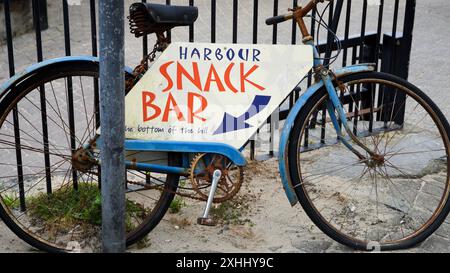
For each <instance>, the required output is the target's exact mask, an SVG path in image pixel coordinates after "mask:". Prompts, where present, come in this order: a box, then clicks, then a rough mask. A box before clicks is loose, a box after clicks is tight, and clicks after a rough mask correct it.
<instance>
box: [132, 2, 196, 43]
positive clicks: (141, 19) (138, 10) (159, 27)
mask: <svg viewBox="0 0 450 273" xmlns="http://www.w3.org/2000/svg"><path fill="white" fill-rule="evenodd" d="M197 17H198V9H197V7H194V6H169V5H160V4H151V3H134V4H132V5H131V6H130V17H129V19H130V28H131V33H134V34H135V36H136V37H139V36H142V35H145V34H149V33H154V32H156V33H158V32H159V33H160V32H164V31H167V30H169V29H171V28H174V27H177V26H187V25H190V24H192V23H194V22H195V20H197Z"/></svg>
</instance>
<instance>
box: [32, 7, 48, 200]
mask: <svg viewBox="0 0 450 273" xmlns="http://www.w3.org/2000/svg"><path fill="white" fill-rule="evenodd" d="M32 9H33V21H34V27H35V34H36V55H37V61H38V62H41V61H42V60H43V54H42V37H41V19H40V15H39V14H40V8H39V1H38V0H33V1H32ZM39 93H40V104H41V121H42V140H43V144H44V163H45V181H46V186H47V193H51V192H52V184H51V183H52V179H51V172H50V171H51V170H50V155H49V144H48V124H47V103H46V99H45V86H43V85H41V86H40V87H39Z"/></svg>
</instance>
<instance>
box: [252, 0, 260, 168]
mask: <svg viewBox="0 0 450 273" xmlns="http://www.w3.org/2000/svg"><path fill="white" fill-rule="evenodd" d="M258 5H259V2H258V0H253V34H252V41H253V44H257V43H258ZM258 133H259V129H258V130H257V132H256V134H255V136H254V137H253V139H251V140H250V160H255V153H256V151H255V144H256V143H255V142H256V137H257V135H258Z"/></svg>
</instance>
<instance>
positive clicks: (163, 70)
mask: <svg viewBox="0 0 450 273" xmlns="http://www.w3.org/2000/svg"><path fill="white" fill-rule="evenodd" d="M173 63H174V61H170V62H167V63H165V64H163V65H161V66H160V67H159V72H160V73H161V75H163V77H164V78H166V80H167V86H166V88H164V89H163V92H166V91H168V90H170V89H172V87H173V81H172V78H170V76H169V73H167V68H168V67H169V65H171V64H173Z"/></svg>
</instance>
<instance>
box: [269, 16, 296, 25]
mask: <svg viewBox="0 0 450 273" xmlns="http://www.w3.org/2000/svg"><path fill="white" fill-rule="evenodd" d="M289 19H290V18H289V17H288V16H286V15H278V16H274V17H270V18H267V20H266V25H275V24H278V23H282V22H284V21H287V20H289Z"/></svg>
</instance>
